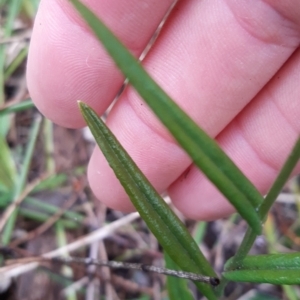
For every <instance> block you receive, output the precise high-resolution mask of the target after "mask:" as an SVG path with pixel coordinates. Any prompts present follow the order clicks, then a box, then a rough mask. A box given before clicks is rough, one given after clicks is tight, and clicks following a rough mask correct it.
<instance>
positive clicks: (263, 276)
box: [223, 253, 300, 285]
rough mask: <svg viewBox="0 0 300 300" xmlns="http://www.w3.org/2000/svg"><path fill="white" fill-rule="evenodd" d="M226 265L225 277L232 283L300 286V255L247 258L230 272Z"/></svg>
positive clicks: (271, 255) (285, 254)
mask: <svg viewBox="0 0 300 300" xmlns="http://www.w3.org/2000/svg"><path fill="white" fill-rule="evenodd" d="M230 264H231V263H230V260H229V261H228V262H227V263H226V265H225V272H223V276H224V277H225V278H226V279H228V280H232V281H239V282H255V283H271V284H280V285H282V284H288V285H290V284H300V276H299V274H300V253H288V254H287V253H284V254H267V255H253V256H247V257H246V258H245V259H244V260H243V261H242V262H241V263H240V264H239V267H238V269H235V270H232V269H230V270H228V269H227V266H229V267H231V266H230Z"/></svg>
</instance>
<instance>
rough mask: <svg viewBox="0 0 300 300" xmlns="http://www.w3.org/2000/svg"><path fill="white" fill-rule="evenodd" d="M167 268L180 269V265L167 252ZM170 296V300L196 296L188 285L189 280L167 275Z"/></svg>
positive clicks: (186, 299)
mask: <svg viewBox="0 0 300 300" xmlns="http://www.w3.org/2000/svg"><path fill="white" fill-rule="evenodd" d="M164 256H165V262H166V268H168V269H172V270H178V266H177V265H176V264H175V263H174V262H173V261H172V259H171V258H170V257H169V256H168V254H166V253H165V255H164ZM167 288H168V297H169V299H170V300H177V299H184V300H193V299H194V297H193V295H192V294H191V291H190V290H189V288H188V286H187V281H186V280H184V279H180V278H176V277H172V276H168V277H167Z"/></svg>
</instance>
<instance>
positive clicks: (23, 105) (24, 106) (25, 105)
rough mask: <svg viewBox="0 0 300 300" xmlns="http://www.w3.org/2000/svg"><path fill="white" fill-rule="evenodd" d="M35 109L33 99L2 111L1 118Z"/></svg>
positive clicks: (0, 111) (0, 112) (0, 110)
mask: <svg viewBox="0 0 300 300" xmlns="http://www.w3.org/2000/svg"><path fill="white" fill-rule="evenodd" d="M33 107H35V106H34V104H33V102H32V100H31V99H27V100H24V101H22V102H20V103H17V104H13V105H10V106H8V107H5V108H3V109H0V117H1V116H4V115H7V114H11V113H16V112H19V111H23V110H26V109H30V108H33Z"/></svg>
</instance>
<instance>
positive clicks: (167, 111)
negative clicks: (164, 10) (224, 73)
mask: <svg viewBox="0 0 300 300" xmlns="http://www.w3.org/2000/svg"><path fill="white" fill-rule="evenodd" d="M71 2H72V3H73V4H74V6H75V7H76V8H77V10H78V11H79V12H80V14H81V15H82V17H83V18H84V19H85V21H86V22H87V23H88V25H89V26H90V27H91V29H92V30H93V32H94V33H95V35H96V36H97V38H98V39H99V40H100V41H101V42H102V44H103V46H104V47H105V49H106V50H107V52H108V53H109V54H110V55H111V57H112V58H113V59H114V61H115V63H116V64H117V66H118V67H119V69H120V70H121V71H122V73H123V74H124V75H125V76H126V77H127V78H128V79H129V82H130V84H131V85H132V86H133V87H134V88H135V89H136V91H137V92H138V93H139V94H140V95H141V97H142V98H143V99H144V100H145V102H146V103H147V104H148V105H149V107H150V108H151V109H152V110H153V112H154V113H155V115H156V116H157V117H158V118H159V119H160V120H161V122H162V123H163V124H164V125H165V126H166V127H167V128H168V130H169V131H170V133H171V134H172V135H173V137H174V138H175V139H176V140H177V142H178V143H179V144H180V145H181V147H182V148H183V149H184V150H185V151H186V152H187V153H188V155H189V156H190V157H191V158H192V160H193V161H194V163H195V164H196V165H197V166H198V167H199V168H200V169H201V170H202V171H203V172H204V173H205V175H206V176H207V177H208V178H209V179H210V180H211V181H212V182H213V183H214V184H215V185H216V187H217V188H218V189H219V190H220V191H221V192H222V193H223V194H224V195H225V197H226V198H227V199H228V200H229V201H230V202H231V204H232V205H233V206H234V207H235V208H236V209H237V211H238V212H239V213H240V214H241V215H242V217H243V218H244V219H245V220H247V222H248V223H249V225H250V226H251V227H252V228H253V230H254V231H255V232H256V233H260V232H261V223H260V220H259V217H258V214H257V211H256V209H257V208H258V207H259V206H260V204H261V203H262V201H263V198H262V196H261V195H260V193H259V192H258V191H257V189H256V188H255V187H254V186H253V184H252V183H251V182H250V181H249V180H248V179H247V178H246V177H245V176H244V175H243V173H242V172H241V171H240V170H239V169H238V168H237V167H236V166H235V164H234V163H233V162H232V161H231V160H230V158H229V157H228V156H227V155H226V154H225V153H224V152H223V151H222V150H221V148H220V147H219V146H218V145H217V143H216V142H215V141H214V140H213V139H211V138H210V137H209V136H208V135H207V134H206V133H205V132H204V131H203V130H202V129H200V128H199V127H198V126H197V124H196V123H195V122H193V121H192V120H191V119H190V118H189V117H188V116H187V115H186V114H185V113H184V112H183V111H182V110H181V109H180V108H179V106H178V105H176V104H175V102H174V101H172V99H171V98H170V97H169V96H168V95H167V94H166V93H165V92H164V91H163V90H162V89H161V88H160V87H159V86H158V85H157V84H156V83H155V82H154V80H153V79H152V78H151V77H150V76H149V75H148V74H147V72H146V71H145V70H144V69H143V68H142V66H141V65H140V63H139V62H138V61H137V60H136V59H135V58H134V56H133V55H132V54H131V53H130V52H129V51H128V50H127V49H126V47H125V46H124V45H123V44H122V43H121V42H120V41H119V40H118V39H117V38H116V37H115V36H114V35H113V34H112V33H111V31H110V30H109V29H108V28H107V27H106V26H105V25H104V24H103V23H102V22H101V21H100V20H99V19H98V18H97V16H96V15H95V14H94V13H93V12H92V11H90V10H89V9H88V8H87V7H86V6H85V5H83V4H82V3H81V2H80V1H78V0H71ZM208 113H209V112H208Z"/></svg>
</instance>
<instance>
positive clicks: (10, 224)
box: [1, 116, 42, 245]
mask: <svg viewBox="0 0 300 300" xmlns="http://www.w3.org/2000/svg"><path fill="white" fill-rule="evenodd" d="M41 120H42V118H41V116H38V118H37V119H36V120H35V121H34V123H33V125H32V129H31V132H30V136H29V142H28V145H27V149H26V152H25V156H24V162H23V166H22V169H21V174H20V176H19V177H18V180H17V181H16V184H15V190H14V195H13V197H14V200H17V199H18V197H19V196H20V195H21V193H22V190H23V188H24V186H25V184H26V180H27V174H28V170H29V166H30V162H31V159H32V155H33V151H34V146H35V142H36V140H37V136H38V132H39V129H40V124H41ZM17 214H18V209H15V210H14V212H13V213H12V214H11V216H10V218H9V219H8V221H7V223H6V226H5V228H4V230H3V234H2V237H1V242H2V244H3V245H7V244H8V243H9V241H10V237H11V234H12V231H13V228H14V225H15V221H16V218H17Z"/></svg>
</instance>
